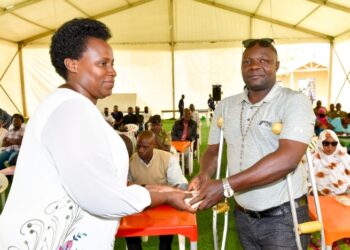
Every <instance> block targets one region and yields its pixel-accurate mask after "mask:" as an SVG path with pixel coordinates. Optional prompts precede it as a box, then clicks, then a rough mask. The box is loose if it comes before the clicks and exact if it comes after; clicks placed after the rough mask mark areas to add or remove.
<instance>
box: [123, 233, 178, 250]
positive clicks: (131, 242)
mask: <svg viewBox="0 0 350 250" xmlns="http://www.w3.org/2000/svg"><path fill="white" fill-rule="evenodd" d="M125 240H126V244H127V246H128V250H142V246H141V237H126V238H125ZM172 242H173V235H162V236H159V250H171V244H172Z"/></svg>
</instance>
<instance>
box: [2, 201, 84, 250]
mask: <svg viewBox="0 0 350 250" xmlns="http://www.w3.org/2000/svg"><path fill="white" fill-rule="evenodd" d="M44 213H45V215H46V216H47V218H49V219H48V220H45V221H43V220H40V219H31V220H29V221H27V222H25V223H24V224H23V225H22V226H21V228H20V231H19V233H20V234H21V236H22V237H23V246H22V247H17V246H10V247H8V250H17V249H18V250H19V249H20V250H24V249H27V250H34V249H42V250H46V249H47V250H49V249H58V250H70V249H72V247H73V242H74V241H78V240H80V239H81V238H82V237H86V236H87V234H86V233H78V234H74V235H73V236H72V239H67V238H68V236H69V235H70V234H71V233H72V232H73V231H74V227H75V225H76V223H77V222H78V221H80V220H81V219H82V217H83V216H82V214H81V208H79V207H78V206H77V205H76V204H75V203H74V202H73V201H72V200H71V199H70V198H69V197H68V196H65V197H63V198H62V199H61V200H58V201H54V202H52V203H50V204H49V205H48V206H47V207H46V208H45V210H44Z"/></svg>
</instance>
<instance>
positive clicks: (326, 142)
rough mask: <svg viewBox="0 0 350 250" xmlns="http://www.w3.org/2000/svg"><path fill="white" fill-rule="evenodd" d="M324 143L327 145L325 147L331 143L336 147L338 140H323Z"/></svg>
mask: <svg viewBox="0 0 350 250" xmlns="http://www.w3.org/2000/svg"><path fill="white" fill-rule="evenodd" d="M322 145H323V146H325V147H327V146H329V145H332V146H333V147H336V146H337V145H338V142H337V141H332V142H331V141H323V142H322Z"/></svg>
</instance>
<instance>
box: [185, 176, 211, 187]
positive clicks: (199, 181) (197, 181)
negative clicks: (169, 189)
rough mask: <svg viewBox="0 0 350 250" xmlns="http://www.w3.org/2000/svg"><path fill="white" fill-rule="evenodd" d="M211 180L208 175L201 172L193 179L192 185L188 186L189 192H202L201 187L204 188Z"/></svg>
mask: <svg viewBox="0 0 350 250" xmlns="http://www.w3.org/2000/svg"><path fill="white" fill-rule="evenodd" d="M209 180H210V177H209V176H208V175H207V174H206V173H203V172H200V173H199V174H198V175H196V176H195V177H193V179H192V180H191V182H190V184H189V185H188V190H189V191H197V190H200V189H201V187H204V186H205V185H206V183H207V182H208V181H209Z"/></svg>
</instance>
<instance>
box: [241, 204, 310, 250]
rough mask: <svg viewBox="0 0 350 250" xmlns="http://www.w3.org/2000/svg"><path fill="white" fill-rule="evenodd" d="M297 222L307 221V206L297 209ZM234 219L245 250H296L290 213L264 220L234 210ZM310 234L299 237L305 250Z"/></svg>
mask: <svg viewBox="0 0 350 250" xmlns="http://www.w3.org/2000/svg"><path fill="white" fill-rule="evenodd" d="M297 215H298V222H299V223H302V222H306V221H309V220H310V218H309V212H308V206H307V205H305V206H303V207H299V208H298V209H297ZM234 217H235V222H236V228H237V231H238V237H239V239H240V242H241V245H242V246H243V248H244V249H246V250H260V249H261V250H295V249H297V246H296V241H295V234H294V230H293V228H294V226H293V219H292V214H291V213H286V214H283V215H279V216H270V217H264V218H260V219H259V218H253V217H251V216H250V215H248V214H246V213H244V212H242V211H240V210H238V209H235V210H234ZM310 237H311V235H310V234H303V235H301V237H300V240H301V244H302V247H303V249H307V246H308V244H309V242H310Z"/></svg>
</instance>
